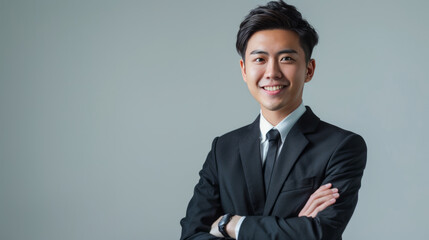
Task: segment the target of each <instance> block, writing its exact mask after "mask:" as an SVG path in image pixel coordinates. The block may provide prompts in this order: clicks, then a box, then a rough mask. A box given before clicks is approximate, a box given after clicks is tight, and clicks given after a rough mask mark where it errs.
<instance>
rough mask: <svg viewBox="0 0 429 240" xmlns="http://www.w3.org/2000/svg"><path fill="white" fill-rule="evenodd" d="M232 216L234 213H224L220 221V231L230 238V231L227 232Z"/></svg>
mask: <svg viewBox="0 0 429 240" xmlns="http://www.w3.org/2000/svg"><path fill="white" fill-rule="evenodd" d="M231 218H232V214H231V213H227V214H225V215H223V217H222V219H221V220H220V222H219V225H218V226H219V232H220V233H222V235H223V236H224V237H226V238H230V236H229V235H228V233H227V232H226V225H227V224H228V223H229V221H231Z"/></svg>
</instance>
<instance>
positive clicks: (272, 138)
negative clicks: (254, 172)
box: [264, 128, 280, 194]
mask: <svg viewBox="0 0 429 240" xmlns="http://www.w3.org/2000/svg"><path fill="white" fill-rule="evenodd" d="M279 138H280V133H279V131H278V130H277V129H274V128H273V129H271V130H270V131H269V132H268V133H267V139H268V141H269V145H268V153H267V158H266V159H265V166H264V181H265V193H266V194H268V187H269V186H270V181H271V174H272V172H273V167H274V163H275V162H276V158H277V149H278V146H279Z"/></svg>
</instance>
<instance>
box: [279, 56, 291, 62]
mask: <svg viewBox="0 0 429 240" xmlns="http://www.w3.org/2000/svg"><path fill="white" fill-rule="evenodd" d="M280 61H282V62H284V61H293V58H291V57H282V59H280Z"/></svg>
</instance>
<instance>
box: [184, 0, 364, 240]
mask: <svg viewBox="0 0 429 240" xmlns="http://www.w3.org/2000/svg"><path fill="white" fill-rule="evenodd" d="M317 41H318V36H317V33H316V32H315V30H314V29H313V27H311V25H310V24H308V22H307V21H306V20H304V19H303V18H302V16H301V14H300V13H299V12H298V11H297V10H296V8H295V7H293V6H291V5H288V4H286V3H284V2H283V1H278V2H269V3H268V4H267V5H266V6H261V7H258V8H256V9H254V10H252V11H251V12H250V13H249V15H248V16H246V18H245V19H244V21H243V22H242V23H241V25H240V29H239V32H238V34H237V44H236V46H237V50H238V52H239V54H240V55H241V57H242V59H241V60H240V65H241V72H242V76H243V79H244V81H245V82H246V84H247V86H248V88H249V91H250V93H251V94H252V96H253V97H254V98H255V99H256V101H258V102H259V104H260V107H261V110H260V112H261V114H260V115H259V116H258V118H257V119H256V120H255V121H254V122H253V123H252V124H250V125H248V126H245V127H242V128H240V129H237V130H235V131H232V132H229V133H227V134H225V135H223V136H221V137H218V138H215V139H214V141H213V144H212V149H211V151H210V153H209V154H208V157H207V160H206V162H205V163H204V165H203V169H202V170H201V172H200V180H199V183H198V184H197V185H196V187H195V191H194V196H193V197H192V199H191V201H190V203H189V206H188V209H187V212H186V217H185V218H183V219H182V221H181V225H182V236H181V239H218V238H222V237H226V238H233V239H246V240H247V239H257V240H261V239H264V240H266V239H294V240H297V239H305V240H310V239H330V240H332V239H341V235H342V233H343V231H344V229H345V227H346V225H347V223H348V221H349V220H350V218H351V216H352V214H353V211H354V208H355V206H356V203H357V198H358V191H359V188H360V182H361V178H362V175H363V170H364V168H365V164H366V145H365V142H364V140H363V139H362V138H361V137H360V136H359V135H357V134H354V133H352V132H349V131H346V130H343V129H340V128H338V127H335V126H333V125H330V124H328V123H326V122H323V121H320V119H319V118H318V117H317V116H316V115H315V114H314V113H313V112H312V110H311V109H310V108H309V107H304V105H303V103H302V93H303V89H304V84H305V83H307V82H309V81H310V80H311V79H312V77H313V74H314V70H315V60H314V59H311V53H312V49H313V47H314V46H315V45H316V44H317ZM339 194H341V196H340V197H339Z"/></svg>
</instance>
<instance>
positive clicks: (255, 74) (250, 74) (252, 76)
mask: <svg viewBox="0 0 429 240" xmlns="http://www.w3.org/2000/svg"><path fill="white" fill-rule="evenodd" d="M263 75H264V71H263V69H261V68H248V69H247V79H248V81H252V82H257V81H258V80H259V79H261V77H262V76H263Z"/></svg>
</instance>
